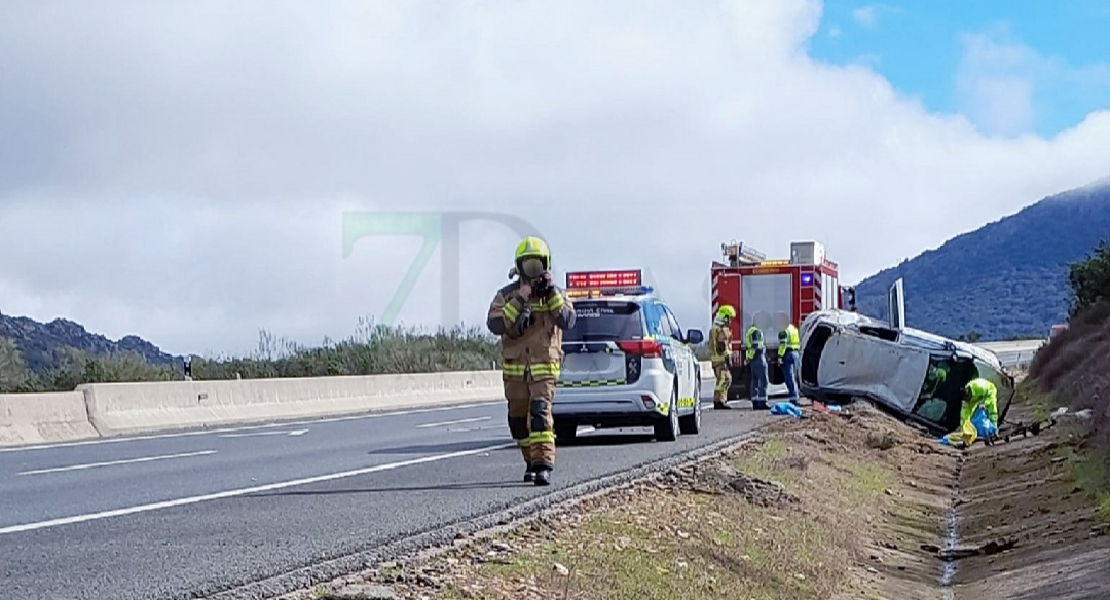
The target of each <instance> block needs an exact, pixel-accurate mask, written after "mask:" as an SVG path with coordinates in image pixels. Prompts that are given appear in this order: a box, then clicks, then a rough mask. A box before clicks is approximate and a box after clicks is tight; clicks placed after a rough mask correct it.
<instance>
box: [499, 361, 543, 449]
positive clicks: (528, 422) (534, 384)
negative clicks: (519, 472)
mask: <svg viewBox="0 0 1110 600" xmlns="http://www.w3.org/2000/svg"><path fill="white" fill-rule="evenodd" d="M505 398H506V399H507V400H508V401H509V432H510V433H511V434H512V436H513V439H514V440H516V443H517V445H518V446H520V452H521V455H523V457H524V462H525V464H526V465H528V468H529V470H540V469H548V470H551V469H554V468H555V422H554V419H553V418H552V416H551V401H552V400H554V399H555V378H554V377H552V376H550V375H547V376H541V377H538V378H537V377H533V376H532V374H531V373H530V372H528V371H526V372H525V373H524V379H513V378H509V377H506V378H505Z"/></svg>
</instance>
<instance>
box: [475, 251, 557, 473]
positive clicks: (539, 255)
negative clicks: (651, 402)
mask: <svg viewBox="0 0 1110 600" xmlns="http://www.w3.org/2000/svg"><path fill="white" fill-rule="evenodd" d="M515 263H516V265H515V268H514V269H513V270H512V271H510V277H514V276H515V277H516V279H515V280H514V281H513V282H512V283H510V284H509V285H507V286H505V287H503V288H501V289H500V290H498V291H497V293H496V294H495V295H494V297H493V301H492V302H491V303H490V306H489V312H488V314H487V316H486V326H487V327H489V330H490V331H491V332H492V333H493V334H494V335H498V336H500V337H501V357H502V363H503V364H502V378H503V380H504V385H505V399H506V400H508V413H509V414H508V419H509V432H510V433H511V435H512V436H513V439H514V440H516V443H517V445H518V446H520V452H521V454H522V455H523V457H524V465H525V473H524V481H533V482H535V484H536V485H548V484H550V483H551V472H552V471H553V470H554V469H555V432H554V421H553V419H552V416H551V402H552V400H553V399H554V398H555V381H556V380H557V379H558V378H559V368H560V366H561V365H562V362H563V347H562V345H563V330H565V329H569V328H571V327H573V326H574V322H575V313H574V305H573V304H572V303H571V301H570V299H569V298H567V295H566V292H565V291H564V290H562V289H560V288H559V287H558V286H557V285H555V283H554V282H553V281H552V277H551V251H550V250H549V249H548V247H547V243H546V242H544V241H543V240H542V239H540V238H538V237H531V236H529V237H526V238H524V239H523V240H522V241H521V242H520V244H519V245H517V247H516V257H515Z"/></svg>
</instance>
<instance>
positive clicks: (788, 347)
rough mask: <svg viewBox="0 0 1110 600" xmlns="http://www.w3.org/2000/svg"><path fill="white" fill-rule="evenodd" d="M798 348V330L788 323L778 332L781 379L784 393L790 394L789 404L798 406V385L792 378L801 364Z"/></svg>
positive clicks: (799, 343)
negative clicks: (783, 383) (784, 389)
mask: <svg viewBox="0 0 1110 600" xmlns="http://www.w3.org/2000/svg"><path fill="white" fill-rule="evenodd" d="M800 348H801V342H800V341H799V335H798V328H797V327H794V324H793V323H789V324H787V326H786V329H783V330H782V331H780V332H779V359H780V360H781V361H782V377H783V379H785V380H786V391H787V392H788V393H789V394H790V397H789V400H790V403H791V404H799V401H798V384H797V382H796V381H795V379H794V377H795V375H796V374H797V372H798V367H799V366H800V365H799V363H801V357H800V356H799V349H800Z"/></svg>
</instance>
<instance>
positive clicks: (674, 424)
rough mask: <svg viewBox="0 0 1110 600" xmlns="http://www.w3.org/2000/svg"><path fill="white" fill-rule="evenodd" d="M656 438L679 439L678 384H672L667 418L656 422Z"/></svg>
mask: <svg viewBox="0 0 1110 600" xmlns="http://www.w3.org/2000/svg"><path fill="white" fill-rule="evenodd" d="M655 439H657V440H659V441H660V442H673V441H675V440H676V439H678V384H677V383H676V384H675V385H672V386H671V406H670V408H669V409H668V410H667V418H666V419H662V420H660V421H659V422H657V423H656V424H655Z"/></svg>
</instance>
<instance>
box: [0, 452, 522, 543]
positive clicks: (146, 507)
mask: <svg viewBox="0 0 1110 600" xmlns="http://www.w3.org/2000/svg"><path fill="white" fill-rule="evenodd" d="M516 447H517V446H516V444H515V443H512V444H498V445H496V446H486V447H485V448H477V449H474V450H460V451H458V452H450V453H448V454H434V455H432V456H424V457H421V458H413V459H409V460H402V461H398V462H393V463H386V464H384V465H375V466H373V467H367V468H365V469H356V470H354V471H343V472H341V473H331V474H329V475H319V476H316V477H306V478H304V479H294V480H292V481H281V482H278V483H269V484H266V485H258V486H254V487H249V488H240V489H237V490H227V491H224V492H216V493H214V494H204V495H201V496H190V497H188V498H178V499H175V500H165V501H162V502H154V503H152V504H143V505H140V506H132V507H129V508H120V509H116V510H106V511H104V512H98V513H89V514H85V515H76V516H72V517H63V518H60V519H50V520H49V521H39V522H37V523H27V524H24V525H12V526H9V527H0V535H3V534H6V533H19V532H23V531H34V530H36V529H46V528H48V527H58V526H60V525H70V524H73V523H84V522H86V521H96V520H99V519H108V518H111V517H121V516H125V515H134V514H138V513H144V512H150V511H154V510H161V509H164V508H174V507H177V506H185V505H186V504H196V503H197V502H205V501H208V500H219V499H221V498H233V497H235V496H245V495H247V494H257V493H258V492H269V491H271V490H280V489H284V488H289V487H295V486H300V485H309V484H313V483H320V482H323V481H333V480H336V479H344V478H347V477H355V476H358V475H366V474H368V473H377V472H379V471H391V470H393V469H397V468H400V467H408V466H411V465H418V464H421V463H428V462H435V461H439V460H446V459H448V458H456V457H459V456H470V455H474V454H483V453H486V452H491V451H493V450H502V449H505V448H516Z"/></svg>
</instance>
